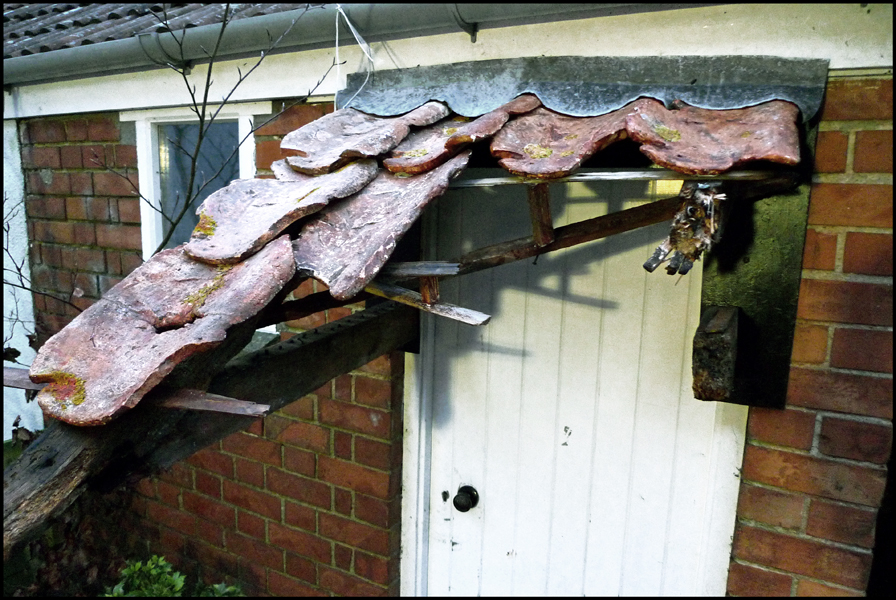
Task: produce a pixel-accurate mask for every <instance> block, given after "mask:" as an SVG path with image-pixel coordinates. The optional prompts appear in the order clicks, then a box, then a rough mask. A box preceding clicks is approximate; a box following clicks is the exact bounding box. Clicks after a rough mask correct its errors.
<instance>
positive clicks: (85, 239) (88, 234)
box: [71, 223, 97, 246]
mask: <svg viewBox="0 0 896 600" xmlns="http://www.w3.org/2000/svg"><path fill="white" fill-rule="evenodd" d="M71 226H72V230H73V231H74V232H75V243H76V244H81V245H84V246H95V245H96V240H97V237H96V225H94V224H93V223H72V224H71Z"/></svg>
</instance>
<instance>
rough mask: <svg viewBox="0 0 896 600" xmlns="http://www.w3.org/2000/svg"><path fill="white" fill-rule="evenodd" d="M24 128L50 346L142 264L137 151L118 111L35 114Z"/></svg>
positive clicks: (34, 267)
mask: <svg viewBox="0 0 896 600" xmlns="http://www.w3.org/2000/svg"><path fill="white" fill-rule="evenodd" d="M19 133H20V139H21V143H22V168H23V170H24V176H25V206H26V211H27V215H28V239H29V241H30V252H31V256H30V258H31V277H32V285H33V287H34V288H35V289H36V290H37V291H39V292H42V293H36V294H34V295H33V296H34V310H35V317H36V319H37V332H38V339H39V342H40V343H43V342H44V341H46V339H47V338H49V337H50V336H51V335H53V334H54V333H56V332H57V331H59V330H60V329H62V327H64V326H65V325H66V324H67V323H68V322H69V321H71V319H73V318H74V317H75V316H76V315H77V314H78V313H79V310H83V309H85V308H87V307H88V306H90V305H91V304H93V303H94V302H95V301H96V300H97V299H98V298H99V297H100V296H101V295H102V294H103V292H105V291H106V290H108V289H109V288H111V287H112V286H113V285H115V284H116V283H118V281H120V280H121V278H123V277H124V276H125V275H127V274H128V273H130V272H131V271H132V270H133V269H135V268H136V267H137V266H139V265H140V264H141V263H142V260H141V258H140V205H139V200H138V199H137V196H136V194H135V190H136V186H137V169H136V167H137V150H136V148H135V146H134V143H133V141H130V143H127V141H123V139H122V131H121V126H120V124H119V122H118V118H117V114H115V113H107V114H93V115H86V116H78V117H67V118H43V119H29V120H25V121H22V122H21V123H20V127H19ZM104 166H106V167H111V168H114V169H115V171H117V172H118V173H120V174H121V175H124V176H125V177H121V176H119V175H116V174H115V173H112V172H110V171H109V170H108V169H106V168H104ZM60 300H64V302H63V301H60Z"/></svg>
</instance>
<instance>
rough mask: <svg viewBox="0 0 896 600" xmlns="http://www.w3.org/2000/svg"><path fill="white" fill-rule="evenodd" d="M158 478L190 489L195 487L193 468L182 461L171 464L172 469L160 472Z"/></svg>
mask: <svg viewBox="0 0 896 600" xmlns="http://www.w3.org/2000/svg"><path fill="white" fill-rule="evenodd" d="M157 478H158V479H160V480H162V481H167V482H169V483H173V484H175V485H179V486H181V487H183V488H186V489H188V490H190V489H193V470H192V469H190V468H189V467H187V466H185V465H183V464H182V463H175V464H173V465H171V468H170V469H167V470H165V471H162V472H160V473H159V474H158V476H157Z"/></svg>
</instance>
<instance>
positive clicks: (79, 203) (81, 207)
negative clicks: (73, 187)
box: [38, 196, 87, 221]
mask: <svg viewBox="0 0 896 600" xmlns="http://www.w3.org/2000/svg"><path fill="white" fill-rule="evenodd" d="M38 197H39V196H38ZM65 214H66V217H60V218H68V219H70V220H75V221H86V220H87V198H82V197H80V196H70V197H68V198H66V199H65Z"/></svg>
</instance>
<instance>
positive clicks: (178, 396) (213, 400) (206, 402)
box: [3, 367, 270, 416]
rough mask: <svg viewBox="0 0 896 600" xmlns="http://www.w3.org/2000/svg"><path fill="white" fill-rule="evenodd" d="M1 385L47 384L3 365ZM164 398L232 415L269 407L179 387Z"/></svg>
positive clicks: (163, 402) (27, 387)
mask: <svg viewBox="0 0 896 600" xmlns="http://www.w3.org/2000/svg"><path fill="white" fill-rule="evenodd" d="M3 386H4V387H11V388H18V389H25V390H39V389H42V388H44V387H46V386H47V384H46V383H34V382H32V381H31V379H29V378H28V369H17V368H14V367H3ZM163 393H164V398H163V399H162V400H161V401H159V403H158V405H159V406H164V407H166V408H186V409H189V410H205V411H211V412H225V413H230V414H234V415H245V416H263V415H264V413H265V411H267V410H268V408H270V407H269V406H267V405H265V404H255V403H254V402H246V401H244V400H235V399H234V398H227V397H225V396H218V395H217V394H209V393H208V392H203V391H202V390H192V389H179V390H172V391H166V392H163Z"/></svg>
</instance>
